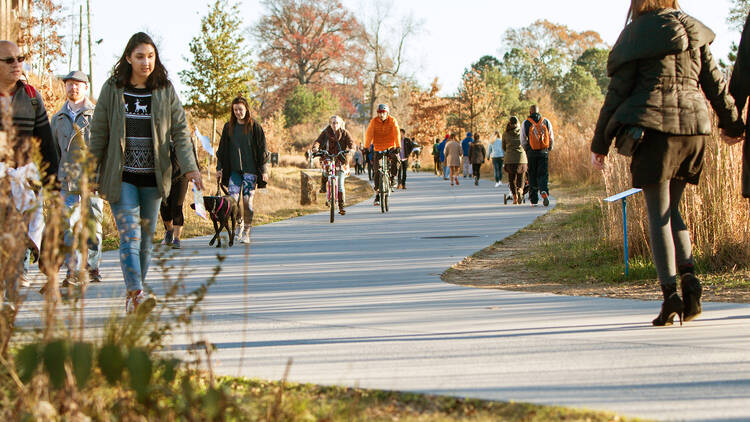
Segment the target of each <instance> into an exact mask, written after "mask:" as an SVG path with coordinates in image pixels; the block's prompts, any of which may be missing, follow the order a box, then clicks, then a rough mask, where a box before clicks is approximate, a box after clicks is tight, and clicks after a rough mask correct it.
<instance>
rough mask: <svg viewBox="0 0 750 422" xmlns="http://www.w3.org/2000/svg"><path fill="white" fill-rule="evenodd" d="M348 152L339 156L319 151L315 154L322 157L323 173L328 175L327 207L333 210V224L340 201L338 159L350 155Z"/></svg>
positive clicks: (343, 152)
mask: <svg viewBox="0 0 750 422" xmlns="http://www.w3.org/2000/svg"><path fill="white" fill-rule="evenodd" d="M348 153H349V151H348V150H344V151H341V152H339V153H338V154H335V155H333V154H329V153H328V151H318V152H316V153H314V154H313V156H315V157H321V159H320V166H321V167H322V168H323V171H324V172H325V174H326V175H327V178H328V181H327V182H326V187H327V189H326V191H327V196H326V206H329V207H330V209H331V223H333V221H334V219H335V215H336V204H338V201H339V187H338V184H337V183H336V173H337V171H336V170H337V167H338V168H339V169H340V168H341V167H340V166H337V165H336V159H337V158H339V156H342V155H343V156H346V154H348Z"/></svg>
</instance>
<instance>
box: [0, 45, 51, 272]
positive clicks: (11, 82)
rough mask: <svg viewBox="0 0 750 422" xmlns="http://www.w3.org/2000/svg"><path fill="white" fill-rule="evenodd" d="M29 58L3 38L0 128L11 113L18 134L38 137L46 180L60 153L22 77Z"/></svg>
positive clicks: (41, 109)
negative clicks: (25, 62)
mask: <svg viewBox="0 0 750 422" xmlns="http://www.w3.org/2000/svg"><path fill="white" fill-rule="evenodd" d="M25 59H26V58H25V57H24V56H23V55H21V50H20V49H19V48H18V46H17V45H16V44H15V43H14V42H11V41H7V40H0V130H5V129H6V128H4V127H3V120H4V115H5V113H11V115H12V124H13V128H14V129H15V132H16V137H19V138H28V137H36V138H39V140H40V145H39V147H40V150H41V153H42V160H43V166H46V177H45V181H49V180H50V178H51V177H52V176H54V175H55V174H57V170H58V162H59V154H58V152H57V148H56V147H55V144H54V141H53V139H52V130H51V128H50V125H49V118H48V117H47V110H45V108H44V102H42V96H41V95H39V93H38V92H37V91H36V89H34V87H33V86H31V85H28V84H26V83H25V82H23V81H22V80H21V77H22V76H23V69H22V63H23V62H24V60H25ZM30 255H31V254H30V251H29V250H27V251H26V255H25V257H24V261H23V274H22V276H21V280H20V281H21V286H23V287H28V286H29V284H30V283H29V280H28V278H27V274H28V271H29V263H30V260H31V259H30Z"/></svg>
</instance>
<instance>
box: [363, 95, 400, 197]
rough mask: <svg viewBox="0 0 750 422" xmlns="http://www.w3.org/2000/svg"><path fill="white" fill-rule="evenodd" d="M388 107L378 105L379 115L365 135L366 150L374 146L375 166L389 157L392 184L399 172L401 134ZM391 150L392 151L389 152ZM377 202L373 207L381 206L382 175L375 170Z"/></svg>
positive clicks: (368, 127)
mask: <svg viewBox="0 0 750 422" xmlns="http://www.w3.org/2000/svg"><path fill="white" fill-rule="evenodd" d="M388 111H389V110H388V105H387V104H380V105H378V115H377V117H374V118H373V119H372V120H370V124H369V126H367V133H366V134H365V148H370V145H373V147H374V149H375V153H374V154H373V163H374V166H377V163H379V162H380V158H381V157H382V156H383V155H387V156H388V163H389V173H390V176H391V184H393V180H394V178H395V177H396V173H397V172H398V154H397V152H398V148H399V145H400V140H401V134H400V130H399V127H398V122H397V121H396V119H395V118H394V117H393V116H391V115H389V114H388ZM389 150H390V151H389ZM374 173H375V202H374V204H373V205H376V206H377V205H380V202H379V200H378V195H377V194H378V193H379V190H378V187H379V186H380V175H379V173H378V171H377V169H376V170H375V172H374Z"/></svg>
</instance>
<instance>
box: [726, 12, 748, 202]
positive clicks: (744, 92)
mask: <svg viewBox="0 0 750 422" xmlns="http://www.w3.org/2000/svg"><path fill="white" fill-rule="evenodd" d="M729 93H730V94H731V95H732V97H734V100H735V101H736V106H737V111H738V112H739V113H740V116H741V115H742V110H743V109H744V108H745V104H747V98H748V96H750V14H748V17H747V21H746V22H745V27H744V28H743V30H742V38H741V39H740V46H739V48H738V50H737V61H736V62H735V64H734V70H733V71H732V79H731V81H730V82H729ZM748 137H750V131H747V130H746V131H745V144H744V145H743V149H742V157H743V160H742V196H743V197H745V198H750V142H748V140H747V139H748ZM723 138H724V140H725V142H727V143H728V144H730V145H732V144H735V143H737V142H740V141H741V138H731V137H729V136H724V137H723Z"/></svg>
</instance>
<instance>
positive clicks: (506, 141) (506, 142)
mask: <svg viewBox="0 0 750 422" xmlns="http://www.w3.org/2000/svg"><path fill="white" fill-rule="evenodd" d="M503 150H504V151H505V172H506V173H508V188H510V194H511V195H512V196H513V203H514V204H520V203H521V201H522V199H523V187H524V176H525V175H526V172H527V171H528V168H529V166H528V164H527V163H528V161H527V158H526V151H525V150H524V149H523V147H522V146H521V127H520V126H519V125H518V117H516V116H511V117H510V119H508V124H507V125H506V126H505V132H503Z"/></svg>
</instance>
